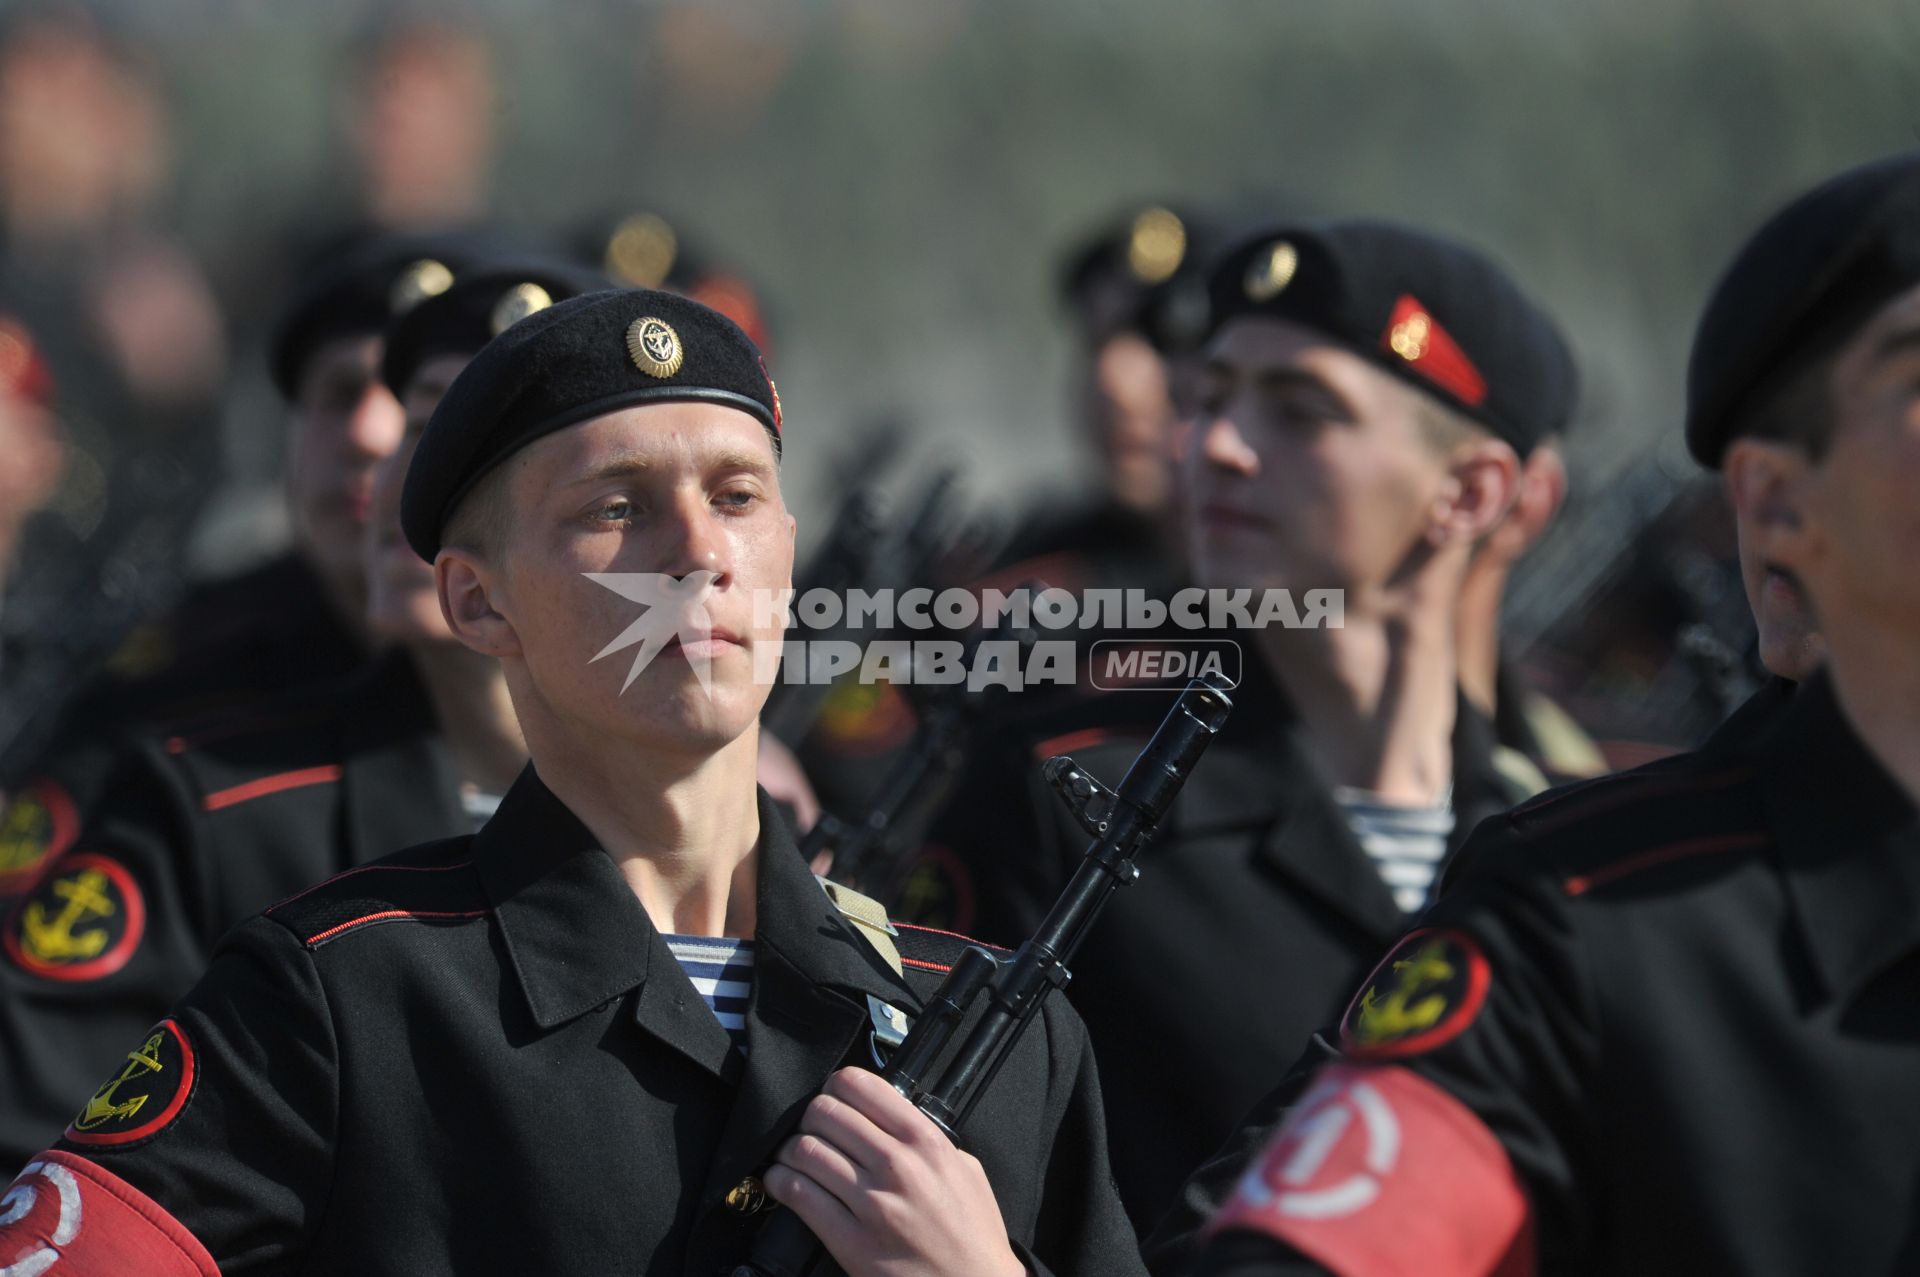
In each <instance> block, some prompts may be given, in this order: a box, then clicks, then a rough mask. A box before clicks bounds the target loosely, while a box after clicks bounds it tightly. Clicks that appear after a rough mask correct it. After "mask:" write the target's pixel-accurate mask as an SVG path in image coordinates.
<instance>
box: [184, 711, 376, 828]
mask: <svg viewBox="0 0 1920 1277" xmlns="http://www.w3.org/2000/svg"><path fill="white" fill-rule="evenodd" d="M340 714H341V703H340V701H339V699H338V698H337V697H334V698H330V699H327V700H324V701H323V700H319V699H316V698H313V697H310V696H304V695H302V696H293V697H286V698H283V699H281V700H280V701H277V702H272V703H269V704H268V705H266V706H261V707H249V708H247V709H244V710H235V711H232V712H228V713H221V714H213V715H209V716H206V717H203V718H200V719H197V720H193V721H190V722H186V723H183V724H181V725H180V726H178V727H175V728H172V729H167V730H163V731H161V732H160V733H158V736H157V738H158V742H159V746H160V751H161V753H163V754H164V755H166V756H167V757H168V758H169V759H170V760H171V761H172V765H173V766H175V767H178V768H179V769H180V770H181V771H182V772H183V773H184V774H185V778H186V781H187V785H188V788H189V790H190V791H191V792H192V793H193V794H194V795H196V796H197V798H198V800H199V805H200V808H201V810H203V811H209V812H214V811H224V810H226V809H227V808H230V807H237V806H240V805H241V804H243V803H248V802H252V801H253V800H254V799H257V798H265V797H267V796H269V795H272V794H280V793H285V792H287V791H288V790H294V789H308V788H311V787H313V786H315V785H331V784H334V783H336V782H337V781H339V779H340V777H341V774H342V770H341V763H342V757H341V746H340V741H339V736H340V733H339V731H338V730H336V728H337V724H338V721H339V718H340Z"/></svg>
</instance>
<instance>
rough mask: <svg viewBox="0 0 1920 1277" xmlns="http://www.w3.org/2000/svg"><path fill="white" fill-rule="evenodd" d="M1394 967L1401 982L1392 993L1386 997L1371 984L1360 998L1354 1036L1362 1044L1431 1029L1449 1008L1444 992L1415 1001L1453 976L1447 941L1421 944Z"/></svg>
mask: <svg viewBox="0 0 1920 1277" xmlns="http://www.w3.org/2000/svg"><path fill="white" fill-rule="evenodd" d="M1393 969H1394V970H1395V971H1397V972H1399V974H1400V982H1399V984H1398V985H1397V986H1396V987H1395V988H1394V990H1393V992H1392V993H1389V994H1387V995H1386V996H1385V997H1384V998H1383V997H1381V996H1380V986H1379V985H1378V984H1374V985H1370V986H1368V988H1367V991H1366V993H1365V994H1364V995H1363V996H1362V997H1361V999H1360V1007H1359V1014H1358V1015H1357V1016H1356V1018H1355V1022H1354V1035H1353V1036H1354V1039H1355V1040H1356V1041H1357V1042H1359V1043H1360V1044H1361V1045H1363V1046H1374V1045H1377V1044H1379V1043H1381V1042H1390V1041H1393V1040H1394V1039H1396V1038H1402V1037H1406V1036H1407V1035H1408V1034H1412V1033H1418V1032H1419V1031H1420V1030H1422V1029H1430V1028H1432V1027H1433V1026H1434V1025H1435V1024H1438V1023H1439V1022H1440V1017H1441V1016H1443V1015H1445V1014H1446V1012H1447V1006H1448V998H1447V995H1446V993H1444V992H1436V993H1431V994H1428V995H1427V996H1426V997H1423V998H1419V1000H1418V1001H1415V998H1416V996H1417V995H1418V994H1419V993H1420V991H1421V990H1423V989H1428V988H1432V987H1433V986H1435V985H1439V984H1444V983H1445V982H1447V981H1448V980H1451V979H1453V975H1454V966H1453V963H1451V962H1449V961H1448V960H1447V946H1446V942H1445V941H1441V940H1434V941H1430V942H1428V943H1427V944H1425V945H1422V946H1421V947H1420V948H1419V949H1418V950H1416V951H1415V953H1414V954H1413V956H1412V957H1410V958H1403V959H1401V960H1400V961H1398V962H1395V963H1394V964H1393Z"/></svg>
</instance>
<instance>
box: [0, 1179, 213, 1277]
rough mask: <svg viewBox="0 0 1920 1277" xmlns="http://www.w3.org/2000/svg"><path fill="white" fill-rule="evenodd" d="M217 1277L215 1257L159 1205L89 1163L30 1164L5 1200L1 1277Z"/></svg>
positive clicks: (0, 1222)
mask: <svg viewBox="0 0 1920 1277" xmlns="http://www.w3.org/2000/svg"><path fill="white" fill-rule="evenodd" d="M42 1273H48V1274H50V1275H51V1277H110V1275H112V1277H117V1275H118V1274H121V1273H141V1274H145V1275H148V1277H220V1270H219V1269H218V1268H217V1267H215V1266H214V1262H213V1256H211V1255H209V1254H208V1253H207V1249H206V1247H204V1246H202V1245H201V1244H200V1243H199V1241H198V1240H196V1239H195V1237H194V1235H193V1234H192V1233H190V1232H188V1231H187V1230H186V1227H185V1226H184V1225H182V1224H181V1223H180V1221H179V1220H177V1219H175V1218H174V1217H173V1216H171V1215H169V1214H168V1213H167V1212H166V1211H165V1210H164V1209H162V1207H161V1206H160V1205H159V1203H157V1202H155V1201H154V1200H153V1199H152V1198H151V1197H148V1196H147V1195H146V1194H145V1193H143V1192H141V1191H140V1190H139V1189H137V1188H135V1187H134V1186H133V1185H131V1184H129V1183H127V1182H126V1181H125V1180H123V1179H121V1178H120V1177H119V1176H118V1175H115V1174H114V1173H113V1172H112V1171H109V1170H107V1169H106V1168H105V1167H103V1166H101V1165H99V1164H98V1163H95V1162H90V1161H88V1160H87V1159H86V1158H84V1157H76V1156H74V1155H73V1154H72V1153H62V1152H58V1151H54V1152H46V1153H42V1154H41V1155H40V1156H39V1157H36V1158H35V1159H34V1160H33V1161H31V1162H29V1163H27V1166H26V1169H25V1170H23V1171H21V1172H20V1174H19V1176H18V1178H16V1179H15V1180H14V1181H13V1184H12V1185H11V1186H10V1187H9V1188H8V1189H7V1193H6V1196H4V1197H0V1274H4V1277H40V1274H42Z"/></svg>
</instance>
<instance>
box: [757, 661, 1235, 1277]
mask: <svg viewBox="0 0 1920 1277" xmlns="http://www.w3.org/2000/svg"><path fill="white" fill-rule="evenodd" d="M1232 709H1233V702H1232V701H1231V700H1230V699H1228V696H1227V689H1226V685H1225V684H1224V682H1218V681H1215V680H1213V679H1211V678H1207V677H1203V678H1200V679H1196V680H1194V681H1193V682H1192V683H1189V684H1188V685H1187V689H1186V691H1184V692H1182V693H1181V694H1180V699H1179V700H1177V701H1176V702H1174V706H1173V709H1172V710H1170V711H1169V712H1168V714H1167V716H1166V718H1165V719H1163V720H1162V721H1161V723H1160V726H1159V728H1158V730H1156V731H1155V732H1154V734H1153V739H1152V740H1150V741H1148V742H1147V746H1146V748H1145V749H1143V750H1141V751H1140V754H1139V756H1138V757H1137V758H1135V759H1134V761H1133V766H1132V767H1130V768H1128V770H1127V776H1126V779H1125V780H1123V781H1121V782H1120V788H1119V790H1118V791H1115V790H1112V789H1108V788H1107V787H1106V786H1105V785H1103V784H1101V783H1100V782H1099V781H1098V780H1097V779H1095V778H1094V777H1093V776H1091V775H1089V774H1087V773H1086V772H1084V771H1082V770H1081V769H1080V767H1079V766H1078V765H1077V764H1076V763H1075V762H1074V761H1073V760H1072V759H1071V758H1068V757H1066V756H1065V755H1061V756H1059V757H1055V758H1049V759H1048V760H1047V761H1046V763H1045V764H1044V765H1043V771H1044V774H1045V775H1046V778H1047V781H1048V783H1049V784H1051V785H1052V786H1053V787H1054V789H1055V790H1056V791H1058V793H1059V794H1060V796H1061V798H1062V799H1063V800H1064V801H1065V802H1066V804H1067V806H1068V807H1069V808H1070V809H1071V810H1072V811H1073V814H1074V818H1075V819H1076V820H1078V821H1079V823H1080V826H1081V828H1083V829H1085V830H1086V831H1087V832H1088V833H1089V834H1091V835H1092V836H1093V842H1092V843H1091V844H1089V845H1088V847H1087V850H1086V852H1085V853H1084V854H1083V855H1082V857H1081V860H1080V867H1079V868H1078V869H1076V870H1075V871H1074V874H1073V877H1072V878H1071V879H1070V880H1068V882H1067V887H1066V890H1065V891H1064V892H1062V893H1061V896H1060V898H1059V899H1058V900H1057V901H1055V902H1054V906H1053V908H1052V909H1051V910H1050V911H1049V912H1048V913H1047V916H1046V919H1045V920H1044V921H1043V922H1041V924H1040V929H1039V930H1038V931H1036V932H1035V933H1034V934H1033V936H1032V937H1031V938H1030V939H1029V940H1028V941H1027V942H1026V943H1025V944H1023V945H1021V946H1020V948H1019V949H1018V950H1016V951H1015V952H1014V953H1013V955H1012V956H1011V957H1008V958H1004V959H1002V958H996V957H995V956H994V955H992V954H991V953H988V952H987V951H986V950H985V949H981V948H969V949H968V950H966V952H964V953H962V954H961V955H960V959H959V961H957V962H956V963H954V966H953V970H952V971H951V972H950V973H948V975H947V978H946V979H945V980H944V981H942V982H941V984H940V987H939V989H938V990H937V991H936V992H935V993H934V995H933V997H932V999H931V1000H930V1001H929V1002H928V1003H927V1006H926V1009H925V1010H924V1011H923V1012H922V1013H921V1015H920V1018H919V1019H918V1020H916V1021H915V1022H914V1025H913V1028H912V1029H911V1030H909V1031H908V1033H907V1036H906V1039H905V1041H903V1042H902V1043H901V1044H900V1046H899V1048H898V1049H897V1050H895V1051H894V1053H893V1055H892V1056H891V1057H889V1059H888V1060H887V1062H886V1064H885V1065H884V1066H882V1068H881V1070H880V1076H882V1077H884V1078H885V1079H886V1080H887V1081H888V1082H890V1083H892V1085H893V1088H894V1090H896V1091H898V1092H900V1094H902V1095H904V1096H906V1097H907V1099H909V1100H911V1101H912V1102H913V1104H914V1107H916V1108H918V1109H919V1110H920V1111H921V1112H922V1113H925V1114H926V1115H927V1116H928V1117H929V1118H931V1119H933V1122H934V1124H935V1125H936V1126H938V1127H939V1128H940V1129H941V1130H942V1131H944V1132H946V1134H947V1136H948V1137H949V1138H951V1139H952V1140H954V1142H955V1143H958V1142H959V1131H960V1128H961V1127H962V1126H964V1125H965V1124H966V1120H967V1116H968V1114H970V1113H971V1112H972V1111H973V1107H974V1105H975V1104H976V1103H977V1102H978V1101H979V1099H980V1096H981V1095H982V1093H984V1092H985V1090H986V1089H987V1087H989V1086H991V1085H992V1084H993V1079H994V1077H995V1076H996V1075H997V1074H998V1073H999V1071H1000V1068H1001V1066H1002V1065H1003V1064H1005V1063H1006V1061H1007V1058H1008V1056H1009V1055H1011V1054H1012V1051H1013V1048H1014V1045H1015V1044H1016V1043H1017V1042H1018V1041H1019V1040H1020V1035H1021V1034H1022V1033H1023V1032H1025V1031H1026V1029H1027V1028H1028V1026H1030V1025H1031V1024H1032V1023H1033V1018H1034V1016H1035V1015H1036V1014H1037V1013H1038V1012H1039V1010H1040V1005H1041V1002H1042V1000H1044V999H1045V998H1046V996H1047V995H1048V994H1049V993H1052V992H1053V991H1054V990H1056V989H1062V988H1065V987H1066V984H1067V981H1068V980H1070V979H1071V978H1072V973H1071V972H1070V971H1069V970H1068V968H1067V963H1068V962H1070V961H1071V960H1072V959H1073V955H1074V954H1075V953H1076V952H1077V951H1078V950H1079V948H1080V943H1081V941H1082V940H1083V939H1085V937H1086V935H1087V933H1088V931H1090V930H1091V929H1092V927H1093V924H1094V921H1095V920H1096V919H1097V918H1098V917H1099V916H1100V911H1101V910H1102V909H1103V908H1105V906H1106V903H1107V900H1108V898H1109V897H1110V896H1112V894H1113V890H1114V888H1116V887H1124V886H1127V885H1128V884H1130V883H1132V882H1133V881H1134V880H1135V879H1137V878H1138V877H1139V876H1140V871H1139V870H1138V869H1137V868H1136V867H1135V866H1134V863H1133V858H1134V856H1135V855H1136V854H1137V853H1138V852H1139V850H1140V848H1141V847H1142V846H1143V845H1144V844H1145V843H1146V841H1147V839H1148V838H1150V837H1151V836H1152V834H1153V831H1154V827H1155V826H1156V825H1157V824H1158V823H1159V821H1160V818H1161V817H1162V816H1163V815H1165V814H1166V811H1167V808H1168V807H1169V806H1171V805H1172V803H1173V799H1174V796H1175V795H1176V794H1178V793H1179V792H1180V787H1181V786H1182V785H1184V784H1185V783H1186V780H1187V776H1188V775H1189V774H1190V773H1191V772H1192V771H1193V767H1194V764H1195V763H1197V762H1199V761H1200V756H1201V755H1202V754H1203V753H1205V752H1206V748H1207V746H1208V744H1210V743H1211V742H1212V740H1213V736H1214V733H1216V732H1218V731H1219V730H1220V728H1221V725H1222V724H1224V723H1225V722H1226V720H1227V715H1228V714H1229V713H1230V712H1231V711H1232ZM976 1005H979V1007H980V1013H979V1015H978V1016H977V1017H976V1018H975V1019H974V1020H973V1022H972V1024H971V1025H970V1026H969V1027H968V1030H967V1032H966V1034H965V1035H964V1036H960V1037H958V1038H957V1040H956V1035H957V1033H958V1030H959V1028H960V1023H961V1021H962V1020H963V1019H965V1018H966V1017H967V1015H968V1013H969V1012H970V1011H971V1010H973V1009H974V1008H975V1006H976ZM949 1047H951V1048H952V1050H951V1053H949V1050H948V1048H949ZM936 1066H938V1067H936ZM821 1249H822V1247H821V1244H820V1241H819V1239H818V1238H816V1237H815V1236H814V1235H813V1234H812V1233H811V1232H810V1231H809V1230H808V1229H807V1226H806V1225H805V1224H804V1223H802V1222H801V1220H800V1217H799V1216H798V1215H795V1214H794V1213H793V1212H792V1211H787V1210H782V1211H778V1212H776V1213H775V1214H773V1215H772V1216H770V1217H769V1219H768V1221H767V1226H766V1228H765V1229H764V1230H763V1231H762V1232H761V1234H760V1236H759V1238H758V1239H757V1240H756V1242H755V1244H754V1248H753V1252H752V1254H751V1255H749V1256H748V1258H747V1261H746V1262H745V1263H744V1264H741V1265H739V1266H738V1267H736V1268H735V1269H734V1270H733V1274H732V1277H803V1274H806V1273H809V1272H811V1271H812V1269H813V1266H814V1264H815V1262H816V1261H817V1260H818V1259H819V1256H820V1252H821Z"/></svg>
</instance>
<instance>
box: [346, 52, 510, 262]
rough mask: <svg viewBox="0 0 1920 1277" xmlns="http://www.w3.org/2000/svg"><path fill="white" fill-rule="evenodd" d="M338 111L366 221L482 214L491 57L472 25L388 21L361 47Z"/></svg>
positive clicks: (425, 222) (489, 174) (409, 226)
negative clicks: (342, 123) (344, 129)
mask: <svg viewBox="0 0 1920 1277" xmlns="http://www.w3.org/2000/svg"><path fill="white" fill-rule="evenodd" d="M349 62H350V66H349V69H348V73H347V74H346V76H344V77H343V83H344V85H345V87H346V92H345V93H343V94H342V95H341V100H340V109H341V111H342V112H343V113H344V115H345V116H346V120H347V124H346V140H347V143H348V146H349V148H350V150H351V153H352V160H353V162H352V170H353V173H354V178H355V185H356V188H357V190H356V194H357V196H358V199H359V204H360V215H361V216H362V217H363V218H364V219H365V221H366V223H367V224H368V225H369V226H373V227H378V228H383V229H386V230H389V231H417V230H419V229H421V228H423V227H428V226H460V225H465V224H468V223H471V222H474V221H477V220H478V219H480V218H482V217H484V216H485V215H486V213H487V211H488V203H489V199H490V196H491V186H492V181H493V151H494V137H493V132H494V99H495V86H494V76H493V57H492V53H491V52H490V51H489V49H488V47H487V43H486V41H485V39H484V38H482V37H481V36H480V35H479V34H478V33H477V32H476V31H475V30H474V29H473V28H472V27H470V26H465V25H454V24H452V23H445V22H434V21H423V20H421V19H419V18H417V17H414V18H410V19H405V20H402V21H398V22H386V23H383V24H381V25H378V26H376V27H374V28H373V29H372V30H370V31H369V32H368V33H367V34H366V35H365V36H364V37H363V38H362V39H361V40H360V41H359V42H358V43H357V44H356V45H355V47H354V49H353V50H352V52H351V54H350V57H349Z"/></svg>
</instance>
